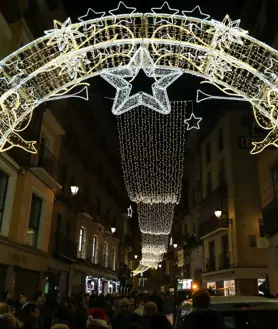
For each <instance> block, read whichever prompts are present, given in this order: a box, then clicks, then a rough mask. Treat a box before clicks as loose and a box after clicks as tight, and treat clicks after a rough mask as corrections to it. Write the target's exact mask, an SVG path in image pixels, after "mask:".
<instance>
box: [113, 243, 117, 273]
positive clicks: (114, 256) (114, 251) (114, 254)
mask: <svg viewBox="0 0 278 329" xmlns="http://www.w3.org/2000/svg"><path fill="white" fill-rule="evenodd" d="M112 270H113V271H116V250H115V248H114V247H113V249H112Z"/></svg>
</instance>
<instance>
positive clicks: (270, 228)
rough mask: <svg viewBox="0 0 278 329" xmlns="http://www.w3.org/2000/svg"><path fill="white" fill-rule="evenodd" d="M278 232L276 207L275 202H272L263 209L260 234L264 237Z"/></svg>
mask: <svg viewBox="0 0 278 329" xmlns="http://www.w3.org/2000/svg"><path fill="white" fill-rule="evenodd" d="M277 232H278V206H277V200H276V199H274V200H272V201H271V202H270V203H269V204H268V205H267V206H266V207H265V208H264V209H263V219H262V233H263V234H264V235H266V236H271V235H274V234H275V233H277Z"/></svg>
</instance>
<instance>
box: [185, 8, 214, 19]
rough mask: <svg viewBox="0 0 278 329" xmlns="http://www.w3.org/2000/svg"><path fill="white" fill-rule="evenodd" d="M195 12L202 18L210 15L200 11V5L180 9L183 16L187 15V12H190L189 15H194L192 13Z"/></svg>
mask: <svg viewBox="0 0 278 329" xmlns="http://www.w3.org/2000/svg"><path fill="white" fill-rule="evenodd" d="M195 12H197V13H198V16H202V17H203V19H204V20H207V19H209V18H210V15H208V14H205V13H203V12H202V10H201V8H200V6H196V7H194V8H193V9H192V10H183V11H182V14H183V16H185V17H187V16H188V15H187V14H190V17H195V16H194V15H193V14H194V13H195Z"/></svg>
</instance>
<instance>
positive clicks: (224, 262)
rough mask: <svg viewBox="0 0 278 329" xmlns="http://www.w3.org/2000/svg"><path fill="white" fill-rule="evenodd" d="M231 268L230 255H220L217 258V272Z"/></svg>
mask: <svg viewBox="0 0 278 329" xmlns="http://www.w3.org/2000/svg"><path fill="white" fill-rule="evenodd" d="M230 267H231V263H230V255H229V253H227V252H226V253H222V254H220V255H219V258H218V268H219V270H225V269H228V268H230Z"/></svg>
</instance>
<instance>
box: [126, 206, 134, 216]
mask: <svg viewBox="0 0 278 329" xmlns="http://www.w3.org/2000/svg"><path fill="white" fill-rule="evenodd" d="M132 214H133V209H132V207H131V205H130V206H129V207H128V208H127V216H128V217H132Z"/></svg>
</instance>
